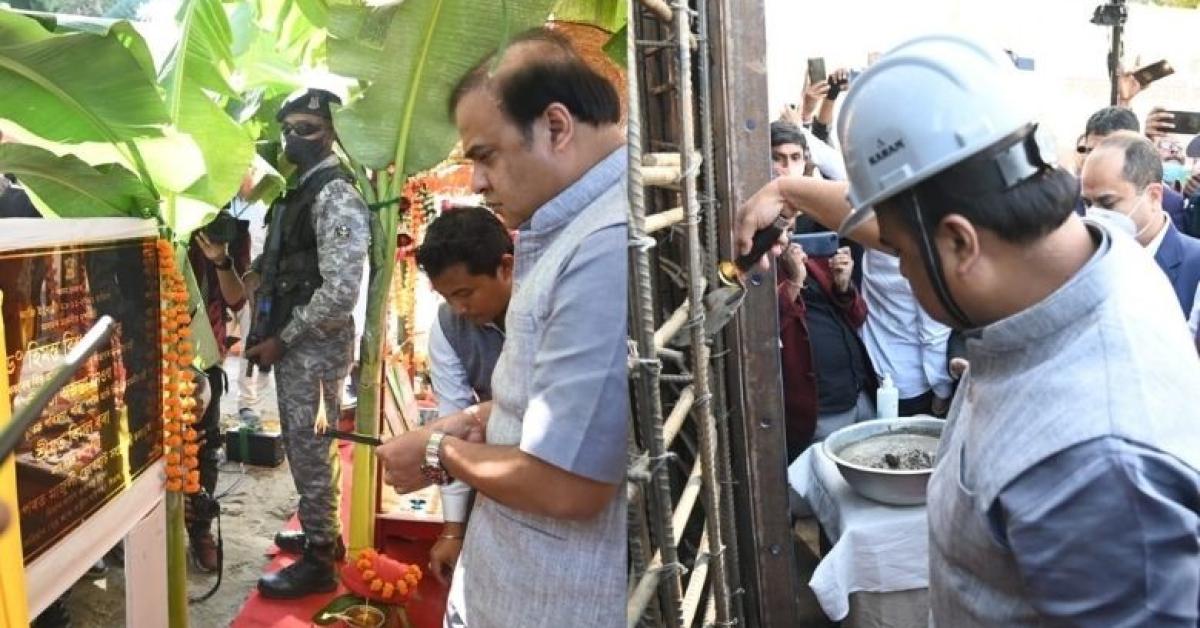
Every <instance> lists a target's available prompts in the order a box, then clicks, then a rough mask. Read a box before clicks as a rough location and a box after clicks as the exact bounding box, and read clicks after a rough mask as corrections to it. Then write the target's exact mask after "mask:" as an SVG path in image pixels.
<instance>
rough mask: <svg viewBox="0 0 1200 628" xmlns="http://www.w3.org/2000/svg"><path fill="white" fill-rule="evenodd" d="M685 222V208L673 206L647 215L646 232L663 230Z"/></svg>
mask: <svg viewBox="0 0 1200 628" xmlns="http://www.w3.org/2000/svg"><path fill="white" fill-rule="evenodd" d="M681 222H683V208H682V207H673V208H671V209H668V210H667V211H665V212H658V213H657V214H650V215H649V216H646V233H654V232H655V231H661V230H663V229H666V228H667V227H672V226H675V225H677V224H679V223H681Z"/></svg>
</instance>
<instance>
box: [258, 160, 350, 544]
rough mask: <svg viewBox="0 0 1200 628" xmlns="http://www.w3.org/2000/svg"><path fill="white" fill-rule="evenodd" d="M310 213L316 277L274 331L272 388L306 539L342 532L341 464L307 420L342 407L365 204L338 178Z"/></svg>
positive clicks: (333, 415) (327, 538)
mask: <svg viewBox="0 0 1200 628" xmlns="http://www.w3.org/2000/svg"><path fill="white" fill-rule="evenodd" d="M331 159H334V160H336V157H332V158H331ZM319 167H320V166H318V168H319ZM314 170H315V168H314ZM312 220H313V230H314V231H315V232H316V235H317V258H318V261H319V265H320V269H321V278H322V280H323V282H322V284H321V286H320V287H319V288H317V290H316V292H315V293H314V294H313V297H312V300H311V301H309V302H308V304H307V305H301V306H298V307H296V309H295V310H293V312H292V316H291V320H290V321H289V322H288V323H287V325H285V326H284V328H283V330H282V331H281V332H280V333H279V338H280V340H282V341H283V342H284V344H285V345H286V346H287V351H286V353H284V355H283V358H282V359H281V360H280V361H279V363H278V364H277V365H276V369H277V370H276V373H275V388H276V394H277V396H278V399H279V416H280V419H281V423H282V430H283V443H284V450H285V452H286V453H287V458H288V465H289V466H290V467H291V470H292V479H293V480H294V481H295V483H296V491H297V492H298V493H299V494H300V507H299V516H300V524H301V525H302V526H303V528H304V532H305V534H306V536H307V538H308V539H309V541H310V542H313V543H317V544H325V543H332V542H334V541H335V540H337V539H338V537H339V536H340V534H341V532H340V530H341V520H340V518H339V516H338V506H339V504H340V503H341V465H340V464H339V462H338V458H337V447H336V446H335V444H334V442H333V441H331V440H330V439H328V438H325V437H321V436H317V435H316V434H314V433H313V424H314V423H315V422H316V418H317V413H318V411H319V407H320V404H321V400H322V398H323V399H324V405H325V416H326V417H327V418H328V420H329V421H330V422H331V423H333V424H335V425H336V422H337V419H338V417H339V416H340V414H341V389H342V385H343V382H344V381H345V378H346V375H347V373H349V371H350V365H351V361H352V359H353V344H354V321H353V319H352V318H351V311H352V310H353V309H354V303H355V301H356V300H357V298H358V289H359V282H360V280H361V278H362V269H363V264H364V262H365V260H366V256H367V249H368V246H369V244H370V229H369V225H368V211H367V206H366V204H365V203H364V202H363V200H362V197H360V196H359V194H358V191H357V190H355V189H354V187H353V186H352V185H351V184H349V183H347V182H346V181H343V180H334V181H331V182H330V183H328V184H327V185H326V186H325V187H324V188H323V189H322V190H321V192H320V193H319V194H318V195H317V197H316V200H315V202H314V203H313V207H312Z"/></svg>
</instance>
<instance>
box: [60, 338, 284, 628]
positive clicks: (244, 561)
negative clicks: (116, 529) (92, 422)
mask: <svg viewBox="0 0 1200 628" xmlns="http://www.w3.org/2000/svg"><path fill="white" fill-rule="evenodd" d="M239 365H240V361H239V360H238V359H237V358H236V356H230V357H229V358H228V359H227V360H226V365H225V366H226V370H227V372H228V373H229V376H230V377H229V379H230V387H231V388H232V390H231V391H229V392H230V394H228V395H226V396H225V397H224V398H223V399H222V403H221V413H222V421H223V422H224V423H226V424H229V425H236V423H237V418H236V417H237V410H238V408H237V405H238V404H237V388H236V387H237V383H236V373H237V372H238V370H237V369H238V367H239ZM260 410H261V414H262V417H263V423H264V428H266V429H278V423H279V418H278V412H277V410H276V405H275V391H274V388H273V387H269V388H268V394H267V396H266V398H264V399H262V400H260ZM216 493H217V496H218V497H219V498H220V502H221V531H222V536H223V537H224V545H225V569H224V575H223V577H222V581H221V586H220V588H219V589H218V590H217V592H216V593H215V594H214V595H213V596H212V597H211V598H209V599H208V600H206V601H204V602H197V603H192V604H190V605H189V614H190V619H191V625H192V626H196V627H197V628H216V627H221V626H228V625H229V623H230V622H231V621H232V620H233V618H234V617H236V616H237V614H238V611H239V610H240V609H241V607H242V603H243V602H245V600H246V597H247V596H248V595H249V594H250V591H251V590H252V589H253V587H254V585H255V583H256V582H257V581H258V578H259V576H260V575H262V570H263V566H264V565H266V563H267V560H268V557H267V556H266V551H267V549H268V548H270V547H271V546H272V541H271V539H272V537H273V536H274V535H275V532H277V531H278V530H280V529H282V527H283V525H284V524H285V523H286V522H287V520H288V519H289V518H290V517H291V516H292V513H293V512H295V507H296V497H295V495H296V491H295V488H294V487H293V486H292V477H291V474H290V472H289V471H288V467H287V463H286V462H285V463H284V464H282V465H280V466H279V467H277V468H274V469H269V468H263V467H254V466H245V467H243V466H242V465H240V464H238V463H235V462H225V463H223V464H222V465H221V473H220V478H219V481H218V484H217V491H216ZM214 532H215V528H214ZM188 582H189V594H190V596H191V597H198V596H200V595H203V594H204V593H207V592H208V590H209V589H210V588H212V585H213V583H215V582H216V575H206V574H201V573H199V572H197V571H196V570H195V569H193V568H192V567H191V566H190V565H189V568H188ZM68 607H69V608H70V611H71V619H72V624H71V625H72V626H73V627H74V628H113V627H114V626H122V625H124V624H125V571H124V570H123V569H122V568H120V567H119V566H110V567H109V568H108V572H107V573H106V574H105V575H104V576H103V577H99V578H94V579H93V578H87V577H85V578H84V579H82V580H80V581H79V582H78V583H76V585H75V586H74V587H73V588H72V589H71V591H70V593H69V601H68Z"/></svg>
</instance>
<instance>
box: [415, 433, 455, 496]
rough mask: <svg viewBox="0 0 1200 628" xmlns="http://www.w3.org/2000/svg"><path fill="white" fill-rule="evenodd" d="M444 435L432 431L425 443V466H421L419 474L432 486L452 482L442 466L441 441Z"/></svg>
mask: <svg viewBox="0 0 1200 628" xmlns="http://www.w3.org/2000/svg"><path fill="white" fill-rule="evenodd" d="M445 437H446V433H445V432H442V431H439V430H434V432H433V433H432V434H430V435H429V440H428V441H426V442H425V464H423V465H421V474H422V475H424V476H425V479H426V480H429V481H430V482H433V483H434V484H439V485H445V484H449V483H450V482H451V481H453V479H454V478H451V477H450V473H449V472H448V471H446V467H443V466H442V439H443V438H445Z"/></svg>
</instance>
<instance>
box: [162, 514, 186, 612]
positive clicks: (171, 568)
mask: <svg viewBox="0 0 1200 628" xmlns="http://www.w3.org/2000/svg"><path fill="white" fill-rule="evenodd" d="M164 499H165V500H166V506H167V625H168V626H170V628H187V625H188V595H187V531H186V530H185V529H184V523H183V500H184V499H185V497H184V495H183V493H176V492H174V491H168V492H167V494H166V496H165V497H164Z"/></svg>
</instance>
